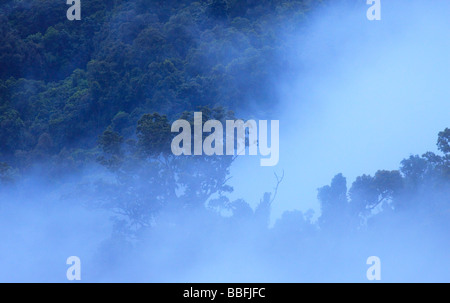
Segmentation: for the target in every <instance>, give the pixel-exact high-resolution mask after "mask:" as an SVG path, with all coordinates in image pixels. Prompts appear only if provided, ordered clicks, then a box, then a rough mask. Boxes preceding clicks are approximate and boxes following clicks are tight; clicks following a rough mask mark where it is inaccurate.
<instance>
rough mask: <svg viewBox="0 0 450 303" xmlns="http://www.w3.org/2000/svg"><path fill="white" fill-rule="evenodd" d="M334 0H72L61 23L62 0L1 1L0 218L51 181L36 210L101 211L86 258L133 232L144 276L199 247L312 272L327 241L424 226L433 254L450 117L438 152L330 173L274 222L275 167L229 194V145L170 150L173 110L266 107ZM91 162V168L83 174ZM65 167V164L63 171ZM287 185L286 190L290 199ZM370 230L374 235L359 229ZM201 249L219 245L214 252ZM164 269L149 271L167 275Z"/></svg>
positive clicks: (442, 239) (379, 237) (445, 183)
mask: <svg viewBox="0 0 450 303" xmlns="http://www.w3.org/2000/svg"><path fill="white" fill-rule="evenodd" d="M333 2H334V1H327V0H244V1H240V0H197V1H191V0H180V1H176V0H165V1H163V0H148V1H147V0H82V19H81V20H80V21H69V20H67V18H66V11H67V8H68V5H66V4H65V1H62V0H8V1H3V2H2V3H1V4H0V198H1V200H3V201H0V217H1V216H5V217H7V215H4V213H6V214H8V212H4V213H3V212H2V211H4V210H5V209H8V207H9V206H8V205H10V204H8V203H7V200H8V201H13V202H14V201H16V200H14V199H22V200H23V201H25V200H27V199H28V198H29V197H28V196H32V195H34V193H35V192H40V190H41V191H42V192H46V193H47V192H49V193H50V194H49V196H50V198H49V199H48V201H50V202H48V201H47V200H45V199H44V198H42V199H43V200H45V203H48V204H45V203H44V202H43V204H42V205H44V206H42V208H45V207H47V206H49V205H50V206H49V208H50V209H51V208H52V207H55V208H57V206H55V205H58V203H62V204H64V203H67V204H72V205H76V206H78V205H82V206H83V207H85V208H86V209H89V210H92V211H93V212H95V211H96V210H99V209H100V210H101V211H105V210H106V211H107V212H108V216H109V217H112V219H113V220H112V222H113V224H112V225H113V227H112V228H111V230H112V236H111V238H109V239H108V240H107V241H105V242H102V244H101V245H98V246H100V248H99V250H98V251H99V255H100V257H98V256H97V258H98V259H102V260H103V259H105V260H107V261H105V262H111V263H114V262H116V261H117V260H118V259H120V258H121V256H124V255H126V256H129V255H127V254H133V253H135V252H136V251H139V249H136V250H135V251H133V248H129V247H134V248H136V247H138V248H139V245H140V244H138V245H137V246H133V245H135V244H136V243H141V244H142V243H145V245H148V246H150V247H151V256H153V257H155V258H153V259H152V258H151V257H149V258H148V259H151V260H152V261H151V262H154V263H151V265H149V267H151V268H152V269H155V270H154V272H157V273H156V274H154V276H151V277H152V279H154V280H158V279H159V278H160V276H158V275H159V272H158V269H160V271H161V272H163V273H164V272H165V270H166V269H165V268H164V267H163V266H162V265H159V264H160V263H161V264H169V263H170V262H172V261H173V259H175V260H178V261H179V263H176V264H181V265H180V268H182V269H184V268H185V267H183V266H184V265H185V264H190V263H191V262H193V263H195V260H197V261H198V260H202V261H203V260H208V262H211V264H214V265H217V264H219V265H221V266H223V268H222V270H223V271H224V272H226V271H227V270H228V268H227V266H231V265H233V266H234V269H235V270H236V271H239V270H241V269H240V266H244V267H243V268H247V269H246V270H243V271H251V269H253V268H251V269H249V268H250V267H251V264H252V263H251V262H250V263H249V264H247V260H252V261H254V262H255V263H257V261H258V262H260V263H258V266H260V267H258V268H261V264H263V265H267V268H272V270H273V272H274V273H275V274H276V276H275V278H274V279H276V280H283V279H284V277H285V276H284V274H285V272H289V271H290V270H291V269H292V270H294V271H295V270H299V272H303V273H304V274H305V276H304V277H306V278H305V279H307V280H308V279H309V280H312V281H315V280H320V279H319V278H318V277H319V276H320V274H321V272H320V270H321V268H322V267H318V268H317V270H316V269H314V268H312V267H311V266H312V265H311V264H313V263H311V262H310V260H314V262H317V263H320V262H321V261H323V262H324V263H323V264H327V265H326V266H328V265H329V268H332V267H333V263H332V261H333V258H332V257H330V260H331V261H329V260H328V257H329V255H330V254H331V252H332V253H334V252H337V254H339V252H340V253H342V255H345V256H346V257H347V256H349V257H355V255H353V254H356V253H359V252H361V254H362V255H363V256H364V257H366V255H367V256H368V255H369V254H372V253H371V252H369V251H366V250H364V249H365V248H369V247H370V244H371V243H376V244H380V243H384V241H386V243H389V244H388V245H386V246H383V245H381V244H380V245H379V246H377V245H375V244H374V245H373V247H375V248H377V247H382V248H383V249H384V250H382V251H383V252H384V253H386V252H389V250H390V249H391V247H395V245H397V244H398V243H402V242H401V241H402V240H404V239H406V240H405V241H406V242H405V243H409V244H408V245H410V246H408V247H413V248H414V247H420V248H422V244H423V247H426V245H428V244H427V243H428V242H426V240H427V239H428V236H429V235H433V236H436V239H438V241H437V242H439V245H437V246H436V247H438V248H437V249H436V251H437V252H438V255H439V256H441V255H445V253H447V252H448V250H447V248H448V245H449V244H448V243H449V242H448V240H449V237H448V230H449V228H450V225H449V224H450V223H449V222H450V129H449V128H445V129H441V130H440V131H439V132H438V133H436V134H435V135H436V138H437V142H436V144H437V151H435V152H427V151H426V150H424V151H423V154H422V155H408V154H405V155H404V157H405V159H403V160H402V159H398V161H399V163H400V166H399V168H398V170H385V169H384V168H383V167H380V168H379V170H378V171H377V172H376V173H375V174H372V175H368V174H363V175H361V176H359V177H357V178H356V180H354V181H353V180H352V181H353V182H347V179H346V178H345V176H344V175H343V174H337V175H336V176H335V177H334V178H333V179H332V180H331V183H330V185H325V186H323V187H320V188H319V189H318V190H317V201H318V207H317V209H320V211H319V212H316V213H315V214H314V212H313V211H300V210H292V211H286V212H284V214H283V215H282V216H281V217H280V218H277V220H276V221H275V223H274V224H273V226H271V224H270V219H271V207H272V205H273V203H274V201H277V203H283V202H284V201H278V200H277V199H278V198H279V196H277V191H278V189H279V186H283V178H284V175H280V174H275V178H274V179H273V183H274V185H275V187H273V188H269V189H267V190H266V192H265V193H262V195H260V194H259V193H258V194H257V195H258V198H257V199H256V200H255V201H244V200H243V199H231V198H230V196H229V194H230V193H231V192H233V190H234V189H233V187H232V186H230V184H229V180H230V178H231V177H232V176H231V172H230V171H231V167H232V165H234V163H235V162H234V161H235V158H234V157H232V156H217V155H214V156H197V157H196V156H192V157H191V156H181V157H179V156H175V155H174V154H173V153H172V152H171V150H170V142H171V139H172V138H173V134H172V133H171V131H170V127H171V123H172V122H173V121H174V120H176V119H179V118H183V119H186V120H187V121H189V122H190V123H191V124H192V123H193V112H194V111H201V112H202V114H203V122H205V121H206V120H208V119H215V120H218V121H221V122H224V121H225V120H227V119H236V118H242V119H249V118H251V117H253V116H256V115H257V114H260V113H263V114H264V115H263V117H267V116H271V115H272V114H273V113H276V112H277V110H278V109H279V108H278V107H279V104H280V100H279V98H280V94H279V89H280V85H279V83H283V82H284V81H289V80H290V79H291V78H292V77H293V75H297V74H299V73H302V70H301V64H293V62H291V61H290V58H292V57H290V56H287V55H286V54H288V53H291V52H292V49H291V48H292V44H290V43H287V40H288V37H290V36H293V35H295V36H301V35H303V34H304V33H305V32H306V31H307V25H308V22H309V20H310V19H309V18H310V16H311V15H312V14H313V13H315V12H316V11H317V10H320V9H321V8H323V7H327V6H330V5H332V3H333ZM343 2H346V3H353V2H352V1H350V0H349V1H343ZM363 5H365V4H364V3H363ZM345 42H346V41H343V42H337V43H338V44H339V43H345ZM314 51H316V50H311V52H314ZM352 52H353V50H352V49H351V50H349V53H352ZM336 60H338V59H336ZM368 60H369V59H368ZM321 72H322V73H323V75H325V74H326V73H327V71H326V70H325V71H321ZM321 77H322V76H321ZM324 79H326V77H325V76H324ZM324 82H326V80H324ZM301 101H303V100H301ZM299 102H300V101H299ZM344 110H346V109H344ZM243 114H244V115H248V116H245V117H241V115H243ZM374 119H375V118H374ZM449 122H450V121H449ZM380 123H383V121H381V120H380ZM355 127H360V126H355ZM287 128H288V127H287ZM296 139H298V140H301V138H296ZM318 140H328V138H319V139H318ZM357 145H358V142H355V146H349V147H347V148H358V146H357ZM286 150H289V147H286ZM290 152H293V151H290ZM295 152H297V151H294V153H295ZM331 152H332V151H330V153H331ZM298 157H302V154H301V153H300V152H298ZM380 157H383V155H380ZM36 167H37V168H36ZM92 167H95V168H97V167H99V171H100V172H99V171H95V173H92V176H91V175H89V176H88V177H87V178H85V179H83V178H82V177H85V176H84V175H83V174H84V173H85V171H87V168H92ZM343 169H344V168H343ZM307 173H310V174H314V171H308V172H307ZM334 173H335V172H333V173H332V175H334ZM29 175H31V176H32V177H30V178H29V179H32V180H33V178H36V175H38V177H37V179H39V182H42V184H44V183H45V186H48V188H50V189H49V190H47V187H45V186H42V189H41V188H38V189H35V188H34V187H33V185H34V183H33V182H34V181H28V182H29V183H26V182H25V181H24V182H23V183H21V182H22V181H23V180H29V179H27V176H29ZM332 175H330V176H332ZM66 176H72V179H71V182H72V183H70V185H67V184H65V183H64V182H65V180H66V179H65V177H66ZM80 176H82V177H80ZM327 178H328V177H327ZM73 179H75V181H74V180H73ZM82 179H83V180H82ZM86 179H88V181H86ZM42 180H45V181H46V182H43V181H42ZM249 182H258V180H250V181H249ZM68 183H69V182H68ZM30 184H31V185H30ZM37 184H41V183H37ZM74 184H75V185H74ZM300 185H301V184H299V186H300ZM37 187H39V185H38V186H37ZM68 188H70V190H68ZM60 189H61V192H60ZM34 190H35V192H34ZM285 190H290V191H295V190H296V188H290V189H285ZM19 193H22V195H23V196H22V195H21V194H19ZM23 193H25V194H23ZM29 193H31V194H29ZM255 195H256V194H255ZM24 196H25V197H24ZM45 197H47V196H45ZM55 197H57V198H55ZM30 199H31V198H30ZM52 199H54V200H52ZM301 199H302V197H300V196H299V197H298V201H294V202H292V203H297V202H298V204H299V205H300V204H301V203H302V201H301ZM27 201H28V200H27ZM20 202H21V201H20ZM3 203H4V204H3ZM10 203H12V202H10ZM18 204H19V205H20V207H22V205H21V204H20V203H18ZM3 205H6V206H3ZM23 205H25V206H24V208H27V207H28V206H27V204H26V203H25V202H24V204H23ZM64 205H66V204H64ZM2 207H4V209H2ZM14 207H15V205H14V206H11V209H14ZM33 207H36V206H35V205H33ZM64 207H65V206H64ZM49 212H50V211H49ZM80 221H82V220H80ZM78 223H79V222H77V224H78ZM105 229H106V228H105ZM391 229H392V230H395V231H396V232H398V233H394V232H393V233H392V234H390V232H389V231H390V230H391ZM8 230H9V227H8ZM422 232H423V234H422ZM408 235H409V236H410V238H408ZM370 237H372V238H370ZM416 237H417V238H420V241H422V240H423V242H420V241H419V242H415V241H414V240H416V239H417V238H416ZM368 238H370V239H373V242H370V241H367V242H365V241H366V239H368ZM412 238H414V239H412ZM354 239H356V240H354ZM399 239H400V240H399ZM411 239H412V240H411ZM352 241H354V242H352ZM408 241H410V242H408ZM188 242H189V243H188ZM130 243H131V244H130ZM187 243H188V244H187ZM355 243H356V244H355ZM362 243H364V244H362ZM367 243H368V244H367ZM433 243H434V242H433ZM366 244H367V245H366ZM58 245H59V244H58ZM95 245H97V243H96V244H95ZM127 245H129V246H127ZM142 245H144V244H142ZM440 245H441V246H440ZM142 247H143V246H142ZM142 247H141V248H142ZM180 247H181V248H180ZM373 247H372V248H373ZM97 248H98V247H97V246H96V247H95V249H97ZM375 248H374V249H375ZM184 249H186V251H184ZM228 249H229V250H230V251H232V252H233V253H234V255H233V254H230V255H228V254H227V253H228V252H229V251H228ZM233 249H234V250H233ZM431 249H432V248H430V250H431ZM181 250H183V251H181ZM411 250H413V249H411ZM124 251H125V252H124ZM130 251H132V252H133V253H130ZM142 251H144V250H142ZM160 251H163V252H164V254H167V255H169V256H172V257H173V259H171V258H169V257H168V258H167V259H164V260H163V261H161V262H160V261H155V260H159V259H158V258H160V257H161V255H164V254H163V253H161V255H160ZM399 251H401V253H400V252H399V254H398V255H399V256H402V254H403V252H404V251H403V250H401V249H399ZM420 251H421V250H420ZM255 252H257V254H256V253H255ZM324 252H325V253H326V254H325V255H324ZM0 253H1V251H0ZM328 253H330V254H328ZM215 254H217V255H218V256H219V257H223V259H220V258H219V257H217V260H218V261H217V260H215V259H214V256H215ZM143 255H145V253H142V255H140V257H141V258H142V260H143V259H145V258H144V257H143ZM256 255H257V256H258V257H257V258H256V257H255V258H253V257H254V256H256ZM317 255H319V256H322V257H321V258H322V259H320V257H317ZM104 256H107V257H104ZM164 256H165V255H164ZM145 257H146V256H145ZM338 257H339V256H338ZM108 258H111V259H108ZM161 258H162V257H161ZM234 258H235V259H236V260H235V259H234ZM123 259H126V258H123ZM129 259H130V260H131V259H133V258H131V257H130V258H129ZM148 259H145V260H148ZM275 259H276V260H277V261H273V260H275ZM300 259H301V260H300ZM344 259H345V258H344ZM111 260H112V261H111ZM121 260H122V259H121ZM138 260H141V259H139V258H138ZM223 260H226V262H225V261H223ZM294 260H295V262H294ZM297 260H300V261H298V262H299V263H296V262H297ZM324 260H325V261H324ZM327 260H328V261H327ZM222 261H223V262H222ZM364 261H365V260H364ZM117 262H118V263H120V262H122V261H117ZM205 262H206V261H205ZM358 262H359V260H358ZM200 263H201V262H200ZM170 264H171V263H170ZM207 264H208V266H209V264H210V263H207ZM292 264H294V265H292ZM314 264H316V263H314ZM320 264H322V263H320ZM343 264H344V265H345V262H344V263H343ZM101 266H103V265H102V264H100V265H99V267H101ZM139 266H140V265H139ZM152 266H153V267H152ZM159 266H161V267H159ZM186 266H187V265H186ZM247 266H248V267H247ZM272 266H273V267H272ZM291 266H293V267H292V268H291ZM169 267H170V266H169ZM262 267H263V268H264V266H262ZM105 268H107V266H105ZM327 268H328V267H327ZM171 270H174V271H177V270H178V268H177V269H173V268H171ZM315 270H316V271H315ZM268 272H270V274H267V277H272V272H271V271H270V270H269V269H268ZM183 273H184V272H183ZM152 274H153V272H152ZM99 275H100V274H99ZM168 276H169V273H167V277H165V278H164V279H163V280H169V281H170V280H171V278H168ZM186 276H188V277H190V276H189V275H188V274H186ZM255 276H258V275H257V274H256V275H255ZM182 277H185V276H182ZM327 277H328V276H327ZM339 277H340V276H339ZM443 277H448V272H447V273H445V274H444V275H443ZM178 278H179V277H178V276H177V279H178ZM329 278H330V279H333V276H329ZM92 279H93V280H95V277H94V278H92ZM111 279H112V278H111ZM174 279H175V278H174ZM351 279H352V278H349V280H351ZM144 280H145V279H144ZM199 280H201V279H200V278H199Z"/></svg>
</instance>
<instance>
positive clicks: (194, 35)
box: [0, 0, 320, 168]
mask: <svg viewBox="0 0 450 303" xmlns="http://www.w3.org/2000/svg"><path fill="white" fill-rule="evenodd" d="M317 2H320V1H300V0H293V1H224V0H214V1H117V0H115V1H113V0H107V1H103V0H92V1H84V3H83V5H82V10H83V12H82V14H83V16H82V20H81V21H72V22H71V21H68V20H67V18H66V10H67V8H68V6H67V5H65V4H64V3H62V2H61V1H56V0H44V1H7V3H3V4H2V5H1V6H0V18H1V20H0V21H1V22H0V24H1V25H0V26H1V30H0V32H1V34H0V39H1V41H0V45H1V46H0V48H1V49H0V98H1V116H0V121H1V125H2V127H1V133H0V142H1V143H0V144H1V146H0V151H1V154H0V157H1V158H2V159H3V161H4V162H6V163H8V164H9V165H10V166H14V167H20V168H23V167H27V166H29V165H31V164H33V163H34V162H35V161H42V160H43V159H48V158H49V157H54V158H58V159H59V161H66V160H67V159H71V160H73V161H75V162H77V163H78V164H80V163H81V162H83V161H85V160H87V159H92V158H93V157H94V158H95V155H93V154H92V153H94V154H95V150H92V149H93V148H94V147H95V145H96V143H97V138H98V136H99V135H100V134H101V133H102V132H103V131H105V130H106V129H111V130H113V131H114V132H117V133H118V134H120V135H121V136H124V138H125V139H130V138H135V131H136V126H137V121H138V120H139V119H140V118H141V117H142V116H143V115H144V114H145V113H153V112H158V113H160V114H166V115H168V116H169V117H170V118H171V119H173V118H174V117H177V115H180V114H181V113H182V112H184V111H192V110H194V109H196V108H198V106H210V107H213V106H216V105H221V106H224V107H226V108H228V109H229V110H238V109H245V108H251V107H252V106H254V105H255V104H257V105H258V107H259V108H262V109H264V110H265V111H270V110H271V108H273V107H274V106H275V105H276V103H277V97H276V91H275V88H274V87H275V86H274V85H273V83H271V81H274V80H273V79H278V80H280V78H281V77H283V76H284V77H288V76H289V72H288V70H289V62H285V61H283V60H280V59H279V58H275V53H276V52H277V51H278V50H279V49H280V48H282V47H283V41H282V39H281V36H280V30H281V28H280V27H281V24H282V22H283V24H284V22H286V21H287V20H290V21H293V22H294V23H293V24H297V25H298V27H299V28H300V27H301V26H302V22H303V21H304V18H305V17H304V16H305V15H304V14H305V13H306V12H307V11H308V10H310V9H311V8H312V7H313V6H314V5H315V4H316V3H317ZM286 30H288V31H289V30H290V31H292V30H294V29H293V28H291V29H286ZM285 33H286V34H287V33H288V32H285Z"/></svg>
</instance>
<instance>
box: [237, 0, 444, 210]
mask: <svg viewBox="0 0 450 303" xmlns="http://www.w3.org/2000/svg"><path fill="white" fill-rule="evenodd" d="M394 2H395V3H394ZM368 7H369V6H364V5H362V6H357V7H353V8H351V9H349V8H342V7H341V6H339V5H335V6H334V5H333V6H331V7H329V8H326V9H324V10H322V11H318V12H316V14H315V15H313V16H312V17H311V18H310V20H309V25H308V27H307V31H306V32H307V35H306V36H305V35H304V34H303V33H302V34H299V37H298V38H297V39H296V38H294V39H292V38H290V39H291V40H292V41H290V42H289V43H292V44H291V45H292V49H293V51H292V53H290V54H287V55H286V54H281V55H282V56H288V57H289V60H290V61H291V63H292V64H293V65H294V66H298V67H299V69H300V70H301V73H299V75H298V78H297V79H293V81H292V82H291V83H280V90H281V91H282V93H281V95H280V99H281V106H280V111H281V114H280V117H279V120H280V132H281V139H280V162H279V164H278V165H277V166H276V167H259V160H258V159H252V157H241V159H239V160H238V161H237V162H236V164H235V166H234V167H233V170H232V175H233V179H232V181H231V182H232V184H233V186H234V188H235V193H234V196H235V197H244V198H245V199H247V200H248V201H249V202H251V203H253V204H254V203H256V202H257V201H259V199H260V197H261V196H262V194H263V192H264V191H268V190H270V189H272V188H273V187H274V185H275V183H276V182H275V177H274V176H273V172H274V171H275V172H277V173H278V174H281V171H282V170H284V171H285V179H284V181H283V183H282V184H281V185H280V188H279V195H278V197H277V199H276V201H275V202H274V213H273V215H274V216H275V217H277V216H279V215H280V214H281V212H282V211H284V210H286V209H292V208H297V209H301V210H305V209H308V208H313V209H315V210H318V202H317V199H316V194H317V188H318V187H321V186H323V185H326V184H329V183H330V181H331V178H332V177H333V176H334V175H335V174H337V173H340V172H342V173H343V174H344V176H346V177H347V181H348V183H349V184H348V186H350V185H351V182H353V181H354V179H355V177H356V176H358V175H361V174H363V173H366V174H367V173H368V174H373V173H374V172H376V171H377V170H378V169H398V167H399V164H400V161H401V160H402V159H404V158H406V157H408V156H409V155H410V154H422V153H424V152H426V151H429V150H430V151H436V139H437V133H438V132H439V131H441V130H443V129H445V127H449V126H450V124H449V122H450V119H449V117H450V115H449V113H450V31H449V29H450V19H449V18H448V12H450V2H449V1H382V11H381V12H382V13H381V20H380V21H368V20H367V18H366V10H365V9H366V8H368ZM264 118H265V117H262V119H264Z"/></svg>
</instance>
